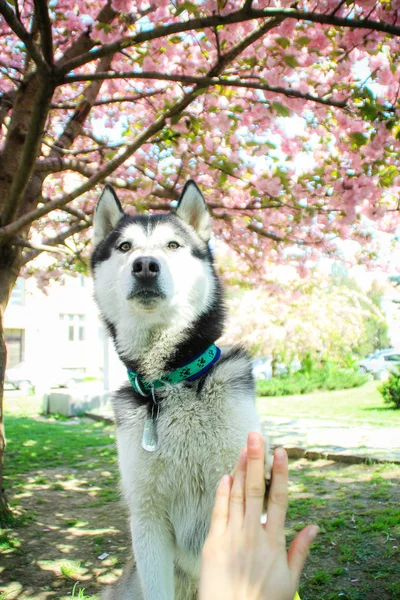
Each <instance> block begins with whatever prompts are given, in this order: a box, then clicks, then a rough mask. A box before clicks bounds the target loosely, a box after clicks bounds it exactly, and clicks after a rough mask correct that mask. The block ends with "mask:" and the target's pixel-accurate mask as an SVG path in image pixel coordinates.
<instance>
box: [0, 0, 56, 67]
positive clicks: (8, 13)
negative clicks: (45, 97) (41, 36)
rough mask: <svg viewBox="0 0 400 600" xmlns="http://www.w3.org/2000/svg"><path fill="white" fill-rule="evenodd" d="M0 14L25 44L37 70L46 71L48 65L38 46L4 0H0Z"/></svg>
mask: <svg viewBox="0 0 400 600" xmlns="http://www.w3.org/2000/svg"><path fill="white" fill-rule="evenodd" d="M0 14H1V15H3V17H4V20H5V21H6V23H7V24H8V25H9V27H10V28H11V29H12V31H13V32H14V33H15V34H16V35H17V36H18V37H19V39H20V40H21V41H22V42H23V44H24V45H25V48H26V49H27V51H28V53H29V54H30V56H31V57H32V59H33V60H34V61H35V64H36V66H37V68H38V70H39V71H40V72H42V73H48V72H49V67H48V66H47V64H46V62H45V61H44V60H43V57H42V55H41V54H40V50H39V48H38V47H37V46H36V44H35V42H34V41H33V40H32V36H31V35H30V33H29V32H28V31H27V30H26V29H25V27H24V26H23V25H22V23H21V21H19V20H18V19H17V16H16V14H15V12H14V11H13V10H12V8H11V7H10V5H9V4H8V3H7V2H6V0H0Z"/></svg>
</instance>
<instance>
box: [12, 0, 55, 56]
mask: <svg viewBox="0 0 400 600" xmlns="http://www.w3.org/2000/svg"><path fill="white" fill-rule="evenodd" d="M16 3H17V0H16ZM34 6H35V15H36V19H37V23H38V27H39V33H40V46H41V48H42V52H43V56H44V59H45V61H46V62H47V64H48V65H53V63H54V56H53V34H52V30H51V21H50V16H49V11H48V8H47V1H46V0H34Z"/></svg>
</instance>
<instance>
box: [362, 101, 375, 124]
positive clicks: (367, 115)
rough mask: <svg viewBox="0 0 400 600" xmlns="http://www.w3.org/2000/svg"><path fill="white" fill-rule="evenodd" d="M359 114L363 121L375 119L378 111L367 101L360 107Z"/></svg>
mask: <svg viewBox="0 0 400 600" xmlns="http://www.w3.org/2000/svg"><path fill="white" fill-rule="evenodd" d="M360 114H361V116H362V118H363V119H364V121H375V119H376V117H377V116H378V111H377V110H376V108H375V106H373V104H369V103H368V104H364V105H363V106H362V107H361V108H360Z"/></svg>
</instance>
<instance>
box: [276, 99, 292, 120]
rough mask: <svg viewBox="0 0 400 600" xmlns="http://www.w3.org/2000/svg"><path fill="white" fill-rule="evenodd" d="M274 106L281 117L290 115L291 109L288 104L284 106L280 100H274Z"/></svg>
mask: <svg viewBox="0 0 400 600" xmlns="http://www.w3.org/2000/svg"><path fill="white" fill-rule="evenodd" d="M272 108H273V109H274V110H275V112H276V113H277V114H278V115H279V116H280V117H288V116H289V115H290V111H289V109H288V107H287V106H284V105H283V104H281V103H280V102H273V103H272Z"/></svg>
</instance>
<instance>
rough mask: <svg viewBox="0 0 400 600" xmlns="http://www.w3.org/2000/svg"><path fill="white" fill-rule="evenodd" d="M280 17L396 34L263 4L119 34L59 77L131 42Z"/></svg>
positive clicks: (378, 25)
mask: <svg viewBox="0 0 400 600" xmlns="http://www.w3.org/2000/svg"><path fill="white" fill-rule="evenodd" d="M271 17H274V18H281V19H295V20H297V21H310V22H313V23H321V24H324V25H332V26H334V27H349V28H353V29H371V30H373V31H381V32H383V33H389V34H391V35H394V36H400V27H399V26H396V25H393V24H392V23H387V22H385V21H373V20H370V19H348V18H343V17H336V16H335V15H331V14H329V13H328V14H325V13H316V12H307V11H301V10H297V9H295V8H285V9H282V8H265V9H254V8H251V9H250V10H247V9H246V10H243V9H241V10H238V11H235V12H232V13H229V14H227V15H218V14H213V15H212V16H209V17H198V18H195V19H189V20H188V21H184V22H181V23H170V24H169V25H160V26H158V27H154V29H150V30H147V31H141V32H139V33H137V34H136V35H133V36H128V37H125V38H121V39H120V40H118V41H116V42H111V43H109V44H103V45H102V46H101V48H98V49H97V50H93V51H91V52H86V53H85V54H81V55H80V56H77V57H76V58H74V59H72V60H69V61H67V62H65V63H64V64H63V66H62V67H61V69H60V70H59V74H60V77H63V76H64V75H66V74H67V73H68V72H69V71H72V70H74V69H76V68H77V67H81V66H82V65H85V64H87V63H89V62H92V61H93V60H96V59H98V58H101V57H102V56H109V55H110V54H115V53H116V52H120V51H121V50H125V49H126V48H129V47H131V46H134V45H137V44H142V43H143V42H148V41H150V40H154V39H157V38H160V37H167V36H169V35H173V34H177V33H183V32H185V31H196V30H199V29H204V28H207V27H211V28H212V27H216V26H218V25H231V24H234V23H241V22H245V21H251V20H254V19H266V18H271Z"/></svg>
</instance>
